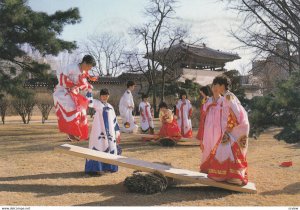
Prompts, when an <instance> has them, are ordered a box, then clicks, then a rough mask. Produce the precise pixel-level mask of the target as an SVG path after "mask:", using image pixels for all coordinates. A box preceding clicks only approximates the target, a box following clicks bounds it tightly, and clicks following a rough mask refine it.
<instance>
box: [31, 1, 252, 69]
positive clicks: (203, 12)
mask: <svg viewBox="0 0 300 210" xmlns="http://www.w3.org/2000/svg"><path fill="white" fill-rule="evenodd" d="M28 3H29V6H30V7H31V8H32V9H33V10H34V11H42V12H47V13H48V14H53V13H54V12H55V11H57V10H67V9H69V8H71V7H78V8H79V12H80V15H81V17H82V21H81V22H80V23H79V24H76V25H67V26H65V28H64V31H63V33H62V35H61V38H63V39H64V40H67V41H77V42H82V41H84V40H85V39H86V38H87V36H88V35H91V34H94V33H101V32H105V31H106V32H107V31H110V32H114V33H118V34H122V35H124V36H128V28H129V27H132V26H136V25H139V24H141V23H143V22H144V21H145V16H144V14H143V11H144V8H145V6H146V5H147V4H148V0H29V2H28ZM227 6H228V5H226V3H224V2H222V1H220V0H178V3H177V8H176V16H177V17H178V21H179V22H180V23H181V24H186V25H187V26H190V28H191V34H192V36H193V37H197V38H203V42H204V43H205V44H206V45H207V46H208V47H211V48H213V49H218V50H221V51H225V52H233V53H238V54H239V55H240V57H241V59H239V60H236V61H233V62H229V63H227V64H226V66H225V68H227V69H237V70H239V71H240V72H241V73H242V74H245V73H246V72H247V71H248V70H250V69H251V56H252V55H251V53H250V52H249V51H245V50H242V49H241V48H239V46H241V43H239V42H238V41H237V40H235V39H234V38H233V37H231V36H230V34H229V30H230V29H231V28H233V29H234V28H236V27H237V26H238V25H239V24H240V20H239V17H238V15H237V14H236V13H235V11H232V10H229V9H228V7H227Z"/></svg>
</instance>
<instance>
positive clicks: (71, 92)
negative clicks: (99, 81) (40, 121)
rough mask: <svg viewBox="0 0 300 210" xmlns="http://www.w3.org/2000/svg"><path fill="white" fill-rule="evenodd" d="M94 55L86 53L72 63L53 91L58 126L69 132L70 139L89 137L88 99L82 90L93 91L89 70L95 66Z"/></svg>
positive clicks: (62, 130)
mask: <svg viewBox="0 0 300 210" xmlns="http://www.w3.org/2000/svg"><path fill="white" fill-rule="evenodd" d="M95 65H96V63H95V60H94V58H93V57H92V56H90V55H86V56H84V57H83V59H82V61H81V63H79V64H72V65H69V66H68V67H67V68H65V69H64V70H63V71H62V72H61V73H60V75H57V76H58V82H59V83H58V84H57V85H56V87H55V91H54V93H53V98H54V105H55V111H56V115H57V118H58V128H59V130H60V131H61V132H63V133H66V134H68V140H70V141H78V140H87V139H88V120H87V113H86V110H87V107H88V100H87V99H86V98H85V97H84V96H82V95H81V94H80V91H81V90H83V91H89V92H92V89H93V86H92V85H91V84H89V83H88V81H87V78H89V77H90V76H89V74H88V71H89V70H90V69H91V68H92V67H93V66H95Z"/></svg>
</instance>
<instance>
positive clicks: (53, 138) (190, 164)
mask: <svg viewBox="0 0 300 210" xmlns="http://www.w3.org/2000/svg"><path fill="white" fill-rule="evenodd" d="M50 119H52V120H50V122H47V123H46V124H41V123H40V117H33V122H32V123H31V124H29V125H24V124H21V121H20V120H19V119H16V118H13V117H10V118H9V119H8V122H7V124H6V125H2V124H1V125H0V151H1V152H0V167H1V170H0V193H1V194H0V205H1V206H6V205H9V206H24V205H26V206H300V144H286V143H284V142H282V141H277V140H275V139H274V138H273V137H272V136H273V135H274V133H276V132H278V129H269V130H268V131H266V132H265V133H264V134H263V135H261V136H260V137H259V138H258V139H257V140H254V139H250V143H249V150H248V163H249V180H250V181H251V182H254V183H255V184H256V187H257V191H258V193H257V194H246V193H237V192H231V191H227V190H222V189H218V188H213V187H208V186H203V185H200V184H197V185H195V184H181V185H177V186H174V187H171V188H168V189H167V190H166V191H165V192H163V193H157V194H153V195H142V194H135V193H129V192H127V189H126V188H125V187H124V186H123V181H124V179H125V178H126V177H127V176H129V175H130V174H131V173H132V172H133V170H132V169H127V168H124V167H120V168H119V172H118V173H114V174H107V175H104V176H101V177H90V176H87V175H85V174H84V164H85V159H82V158H79V157H74V156H69V155H65V154H59V153H56V152H54V151H53V149H54V147H55V146H58V145H61V144H63V143H66V138H65V137H66V136H65V135H64V134H61V133H59V132H58V129H57V125H56V123H55V121H53V119H55V117H51V118H50ZM34 120H36V121H34ZM156 123H157V122H156ZM194 134H196V130H195V131H194ZM123 137H124V138H126V139H123V140H122V142H121V146H122V148H123V154H122V155H124V156H127V157H133V158H137V159H141V160H146V161H152V162H154V161H157V162H169V163H171V164H172V165H173V166H174V167H178V168H183V169H189V170H194V171H197V170H198V168H199V162H200V157H201V154H200V149H199V146H198V145H197V143H196V142H195V143H189V144H182V145H177V146H176V147H172V148H167V147H161V146H159V145H153V144H149V143H143V142H142V141H141V140H140V139H138V138H137V137H132V136H129V135H128V134H124V135H123ZM74 144H76V145H78V146H83V147H87V145H88V143H87V142H80V143H74ZM283 161H293V166H292V167H288V168H283V167H280V166H279V164H280V163H281V162H283Z"/></svg>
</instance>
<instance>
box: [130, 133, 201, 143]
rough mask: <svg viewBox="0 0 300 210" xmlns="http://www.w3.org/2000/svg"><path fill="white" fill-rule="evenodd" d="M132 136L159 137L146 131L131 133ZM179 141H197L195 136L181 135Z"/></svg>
mask: <svg viewBox="0 0 300 210" xmlns="http://www.w3.org/2000/svg"><path fill="white" fill-rule="evenodd" d="M132 135H133V136H138V137H141V138H143V137H144V138H153V139H155V138H159V135H155V134H153V135H152V134H147V133H134V134H132ZM180 141H182V142H183V141H199V140H198V139H196V138H184V137H182V138H181V139H180V140H179V142H180Z"/></svg>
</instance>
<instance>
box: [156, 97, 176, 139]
mask: <svg viewBox="0 0 300 210" xmlns="http://www.w3.org/2000/svg"><path fill="white" fill-rule="evenodd" d="M159 109H160V111H159V120H160V121H161V123H162V127H161V129H160V131H159V136H160V138H162V137H167V138H170V139H172V140H175V141H178V140H180V139H181V134H180V129H179V127H178V124H177V121H176V119H175V118H174V117H173V113H172V111H171V110H170V109H168V106H167V104H166V103H165V102H161V103H160V104H159Z"/></svg>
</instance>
